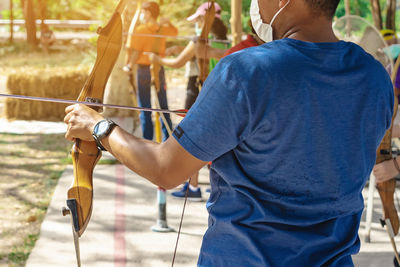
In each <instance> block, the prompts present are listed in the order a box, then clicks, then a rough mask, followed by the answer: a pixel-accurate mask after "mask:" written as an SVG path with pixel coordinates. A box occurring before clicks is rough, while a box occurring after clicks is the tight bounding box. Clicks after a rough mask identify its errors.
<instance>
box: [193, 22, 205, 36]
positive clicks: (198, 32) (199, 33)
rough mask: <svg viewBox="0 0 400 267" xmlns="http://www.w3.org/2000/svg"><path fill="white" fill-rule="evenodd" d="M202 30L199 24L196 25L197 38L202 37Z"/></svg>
mask: <svg viewBox="0 0 400 267" xmlns="http://www.w3.org/2000/svg"><path fill="white" fill-rule="evenodd" d="M202 30H203V29H202V28H200V26H199V23H197V22H196V24H195V25H194V32H195V33H196V36H200V35H201V31H202Z"/></svg>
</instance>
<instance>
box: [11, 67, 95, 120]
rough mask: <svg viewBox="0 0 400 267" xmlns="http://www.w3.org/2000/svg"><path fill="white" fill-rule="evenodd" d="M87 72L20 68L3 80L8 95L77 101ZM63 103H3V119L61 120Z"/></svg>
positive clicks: (24, 101)
mask: <svg viewBox="0 0 400 267" xmlns="http://www.w3.org/2000/svg"><path fill="white" fill-rule="evenodd" d="M87 77H88V70H87V69H76V68H50V69H49V68H46V69H22V70H20V71H18V72H15V73H12V74H10V75H9V76H8V79H7V91H8V93H9V94H17V95H26V96H40V97H49V98H59V99H70V100H73V99H77V97H78V95H79V92H80V91H81V89H82V87H83V85H84V83H85V81H86V79H87ZM66 106H67V105H66V104H59V103H49V102H38V101H28V100H16V99H11V98H8V99H7V100H6V102H5V109H4V113H5V117H6V118H7V119H9V120H10V119H18V120H41V121H62V119H63V118H64V115H65V113H64V110H65V107H66Z"/></svg>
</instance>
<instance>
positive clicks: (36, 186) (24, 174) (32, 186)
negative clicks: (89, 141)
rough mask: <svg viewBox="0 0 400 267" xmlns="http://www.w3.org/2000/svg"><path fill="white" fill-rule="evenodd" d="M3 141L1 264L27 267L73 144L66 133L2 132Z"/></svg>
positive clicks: (0, 165)
mask: <svg viewBox="0 0 400 267" xmlns="http://www.w3.org/2000/svg"><path fill="white" fill-rule="evenodd" d="M0 140H1V142H0V151H1V152H0V176H1V179H0V221H1V224H0V239H1V240H2V242H0V266H24V265H25V262H26V260H27V258H28V256H29V253H30V251H31V250H32V248H33V246H34V244H35V242H36V240H37V239H38V236H39V231H40V225H41V222H42V221H43V218H44V216H45V214H46V211H47V207H48V205H49V203H50V200H51V197H52V195H53V192H54V189H55V186H56V185H57V182H58V179H59V178H60V176H61V174H62V173H63V171H64V169H65V167H66V162H67V160H66V159H67V158H68V156H69V150H70V147H71V144H70V142H68V141H66V140H65V138H64V136H63V135H62V134H51V135H43V134H30V135H16V134H4V133H0Z"/></svg>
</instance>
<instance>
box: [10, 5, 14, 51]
mask: <svg viewBox="0 0 400 267" xmlns="http://www.w3.org/2000/svg"><path fill="white" fill-rule="evenodd" d="M13 42H14V6H13V0H10V43H13Z"/></svg>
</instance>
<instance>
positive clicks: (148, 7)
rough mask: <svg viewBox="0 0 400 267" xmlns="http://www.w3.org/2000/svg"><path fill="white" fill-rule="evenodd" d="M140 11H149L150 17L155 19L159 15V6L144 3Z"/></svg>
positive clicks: (154, 3)
mask: <svg viewBox="0 0 400 267" xmlns="http://www.w3.org/2000/svg"><path fill="white" fill-rule="evenodd" d="M142 9H145V10H148V11H150V13H151V16H152V17H153V18H155V19H156V18H157V17H158V16H159V15H160V6H159V5H158V4H157V3H156V2H153V1H151V2H145V3H143V5H142Z"/></svg>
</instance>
